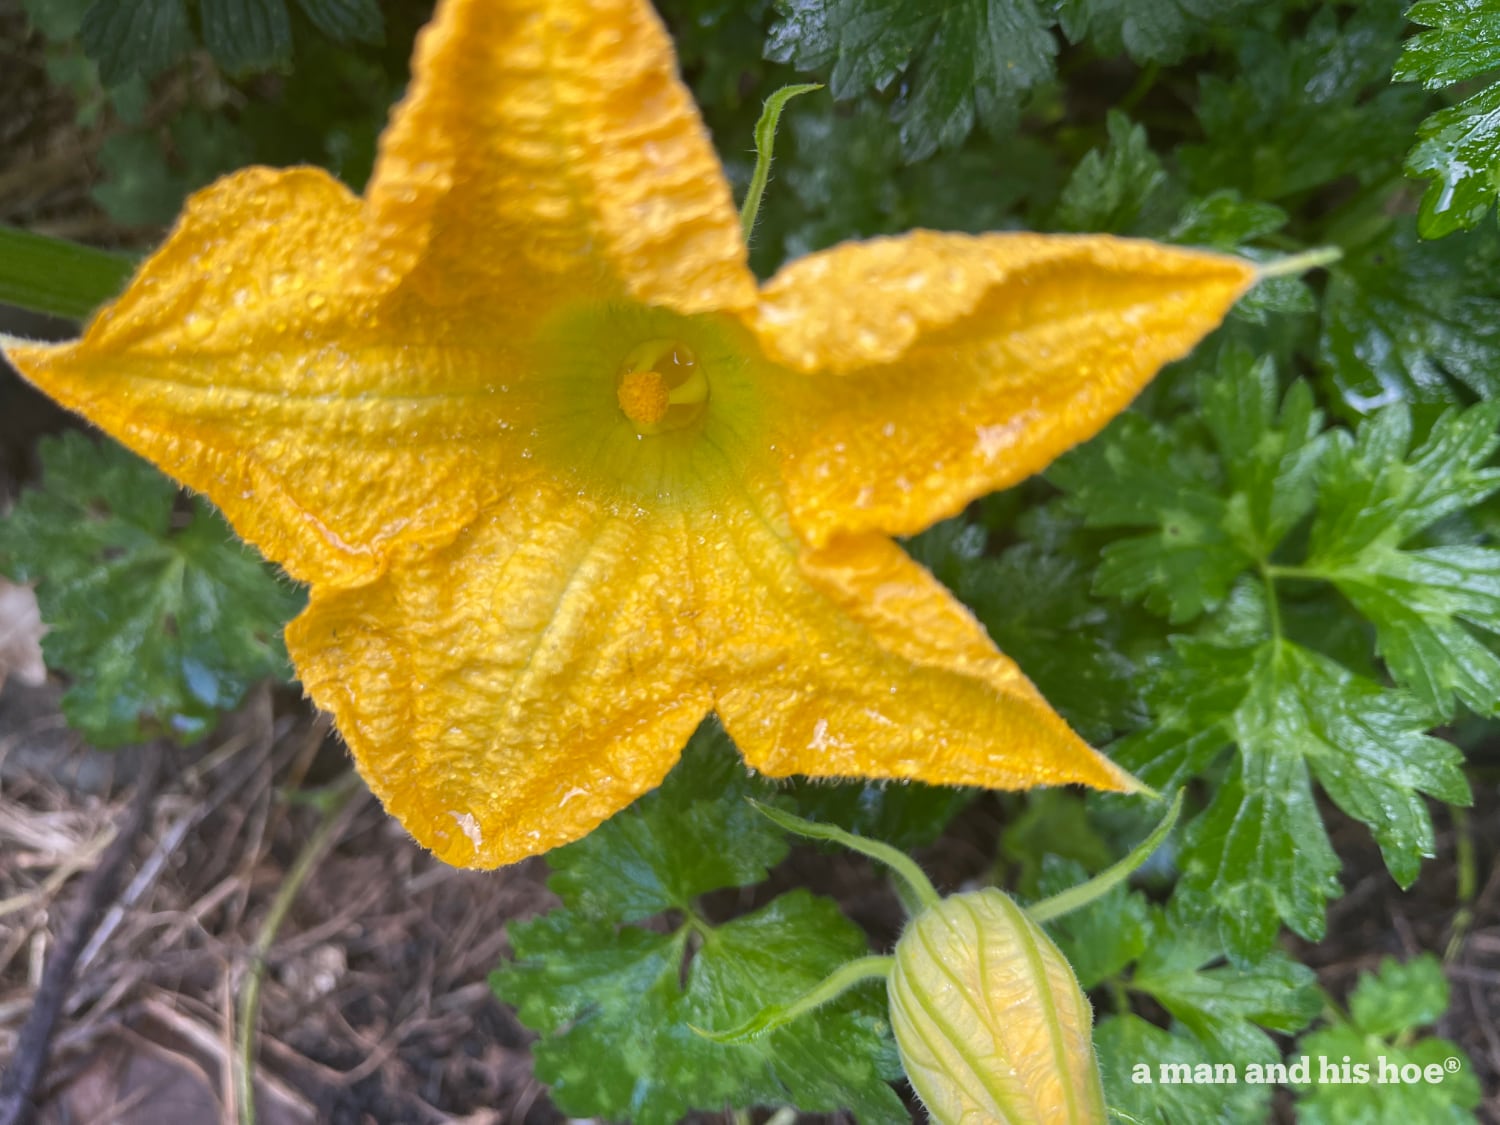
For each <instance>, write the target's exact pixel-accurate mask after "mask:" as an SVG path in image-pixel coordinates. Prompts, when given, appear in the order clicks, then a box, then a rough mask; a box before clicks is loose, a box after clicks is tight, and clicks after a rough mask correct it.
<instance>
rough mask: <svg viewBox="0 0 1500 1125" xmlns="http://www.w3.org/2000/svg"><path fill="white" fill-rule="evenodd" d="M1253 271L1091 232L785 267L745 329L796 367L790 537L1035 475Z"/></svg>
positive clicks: (868, 524)
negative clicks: (799, 378) (797, 430)
mask: <svg viewBox="0 0 1500 1125" xmlns="http://www.w3.org/2000/svg"><path fill="white" fill-rule="evenodd" d="M1254 280H1255V269H1254V266H1253V265H1252V264H1251V263H1249V262H1244V261H1241V260H1239V259H1237V258H1229V257H1225V256H1223V255H1219V254H1209V253H1205V252H1202V251H1197V250H1184V249H1179V248H1176V247H1170V246H1161V245H1157V244H1155V243H1149V242H1140V241H1133V240H1129V239H1119V238H1110V237H1106V236H1098V235H1085V236H1071V235H1035V234H991V235H978V236H973V235H955V234H935V233H933V232H930V231H915V232H912V233H911V234H909V235H905V236H901V237H896V238H883V239H874V240H872V241H869V242H863V243H847V244H845V245H842V246H836V247H834V248H833V249H831V250H827V251H824V252H822V253H819V254H811V255H808V256H807V257H806V258H802V259H800V260H798V261H796V262H793V263H792V264H790V265H788V266H787V267H785V268H784V269H783V270H782V271H781V272H780V273H778V274H777V275H776V276H775V277H774V278H772V279H771V281H770V282H768V283H767V284H766V286H765V288H764V290H763V292H762V295H761V303H760V305H759V306H758V308H757V310H756V312H755V314H754V316H753V317H752V318H750V322H751V324H752V327H753V330H754V331H755V333H756V334H757V336H758V338H759V340H760V343H761V347H762V348H763V349H764V350H765V352H766V354H767V355H768V356H769V357H770V358H771V359H772V360H774V361H776V362H779V363H781V364H783V365H785V366H787V367H790V368H792V369H794V370H798V371H802V372H805V373H806V374H807V378H806V379H805V380H804V382H803V385H802V387H801V392H800V393H801V394H802V396H803V402H802V404H801V406H800V407H799V412H800V413H801V415H802V416H803V417H805V418H807V419H809V424H808V426H807V428H806V430H805V431H804V432H803V433H802V434H801V435H799V437H798V440H797V441H795V442H794V443H792V444H793V448H794V455H793V458H792V462H791V464H790V465H789V467H788V473H787V490H788V500H789V502H790V503H791V505H792V508H793V513H794V516H795V517H796V522H797V526H798V529H799V530H800V531H801V532H802V533H803V534H804V535H806V536H807V537H808V538H809V539H810V540H811V541H812V542H813V543H815V544H819V543H824V542H827V541H828V540H829V539H830V538H832V537H833V536H835V535H839V534H846V533H858V532H863V531H882V532H885V533H887V534H893V535H911V534H915V533H916V532H918V531H921V530H922V529H924V528H926V527H929V526H931V525H932V524H933V523H935V522H937V521H938V520H940V519H945V518H947V517H948V516H952V515H955V514H957V513H958V512H960V511H962V510H963V508H964V506H965V505H966V504H968V503H969V502H970V501H972V500H974V499H975V498H977V497H979V496H983V495H985V494H987V493H989V492H993V491H995V490H996V489H999V488H1005V487H1008V486H1010V485H1012V484H1015V483H1017V482H1019V481H1021V480H1023V479H1025V478H1026V477H1028V476H1031V475H1032V474H1033V473H1036V472H1039V471H1041V470H1042V469H1043V468H1045V467H1046V466H1047V465H1048V464H1049V463H1051V461H1052V460H1053V459H1054V458H1055V457H1057V456H1058V455H1059V454H1061V453H1063V452H1065V451H1066V450H1068V449H1070V448H1071V447H1072V446H1074V445H1077V444H1078V443H1079V442H1081V441H1085V440H1087V439H1088V438H1090V437H1092V436H1093V435H1094V434H1095V433H1097V432H1098V431H1099V430H1100V429H1102V428H1103V427H1104V425H1105V423H1107V422H1108V421H1109V420H1110V419H1111V418H1113V417H1114V416H1115V415H1116V414H1118V413H1119V412H1120V411H1121V410H1123V409H1124V408H1125V407H1126V406H1127V405H1128V404H1129V402H1130V401H1131V399H1133V398H1134V397H1135V396H1136V394H1138V393H1139V392H1140V390H1141V388H1142V387H1144V386H1145V385H1146V383H1147V382H1149V381H1150V379H1151V377H1152V376H1153V375H1155V374H1156V372H1157V371H1158V370H1160V369H1161V367H1162V366H1163V365H1164V364H1166V363H1168V362H1170V361H1172V360H1174V359H1178V358H1181V357H1182V356H1183V355H1186V354H1187V352H1188V351H1189V350H1190V349H1191V348H1192V347H1193V345H1194V344H1196V343H1197V342H1198V340H1200V339H1201V338H1202V337H1203V336H1204V335H1205V334H1207V333H1208V332H1209V331H1210V330H1211V329H1212V328H1213V327H1214V326H1216V325H1217V324H1218V323H1219V321H1220V320H1221V319H1222V318H1223V316H1224V314H1225V313H1226V312H1227V311H1228V309H1229V307H1230V306H1231V305H1232V304H1233V303H1234V302H1235V300H1236V299H1238V297H1239V296H1240V295H1241V294H1242V293H1243V292H1244V291H1245V290H1246V289H1248V288H1249V287H1250V285H1251V284H1253V282H1254Z"/></svg>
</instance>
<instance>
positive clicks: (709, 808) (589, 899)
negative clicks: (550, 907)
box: [547, 726, 787, 922]
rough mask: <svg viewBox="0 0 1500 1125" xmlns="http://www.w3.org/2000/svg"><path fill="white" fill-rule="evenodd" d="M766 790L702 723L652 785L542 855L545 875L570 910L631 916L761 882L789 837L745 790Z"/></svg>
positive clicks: (765, 793) (759, 793) (760, 794)
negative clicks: (549, 874)
mask: <svg viewBox="0 0 1500 1125" xmlns="http://www.w3.org/2000/svg"><path fill="white" fill-rule="evenodd" d="M773 794H774V790H772V789H770V787H769V786H767V785H765V784H763V783H756V782H753V781H752V780H751V779H750V777H749V775H748V774H747V773H746V772H745V767H744V766H743V765H742V764H741V762H740V757H739V754H738V753H736V752H735V749H734V747H733V746H732V745H730V743H729V740H728V739H727V738H726V737H725V736H724V734H723V732H722V731H720V730H719V729H718V727H716V726H714V727H705V728H703V729H702V730H700V731H699V733H698V734H697V735H695V736H694V737H693V740H692V741H691V742H690V743H689V744H688V747H687V749H686V750H685V751H683V756H682V761H681V762H679V763H678V765H677V767H676V768H675V769H674V770H673V771H672V772H671V773H670V774H668V775H667V779H666V781H664V782H662V784H661V787H660V788H659V789H656V790H655V791H653V792H651V793H648V794H647V795H646V796H644V797H642V798H641V799H640V800H638V801H636V802H635V803H634V804H633V805H631V806H630V807H629V808H628V809H625V810H624V811H623V812H619V813H616V814H615V815H614V816H613V817H611V818H610V819H609V820H607V821H605V822H604V823H603V824H602V825H600V826H599V827H598V828H596V829H594V831H593V832H591V833H590V834H589V835H587V836H585V837H584V838H583V839H582V840H579V841H578V842H577V843H575V844H569V845H568V846H566V847H563V848H558V849H557V850H555V851H553V852H551V853H550V854H549V855H548V857H547V861H548V863H550V864H551V866H552V871H553V874H552V878H551V879H550V880H549V883H548V885H549V886H551V888H552V889H553V890H554V891H556V892H557V893H558V894H559V895H560V896H562V898H563V899H564V900H565V901H566V902H567V903H568V904H569V906H570V907H571V908H573V909H574V910H576V911H579V912H581V913H583V914H586V915H589V916H592V917H597V918H607V919H613V920H614V921H616V922H621V921H625V922H628V921H633V920H634V919H637V918H645V917H649V916H650V915H652V914H658V913H660V912H662V911H664V910H671V909H678V910H685V909H687V908H689V907H690V906H691V904H692V901H693V899H695V898H696V897H697V896H698V895H701V894H705V893H707V892H708V891H712V890H717V889H718V888H720V887H741V886H747V885H749V884H751V883H758V882H760V881H761V880H762V879H764V878H765V877H766V873H767V871H768V870H769V869H770V868H771V867H772V866H773V865H774V864H776V863H778V862H780V861H781V859H782V858H783V857H784V856H785V855H786V853H787V843H786V837H785V834H784V833H783V832H782V831H781V830H780V829H779V828H777V827H776V826H775V825H774V824H772V823H771V822H770V821H769V820H767V819H766V818H765V817H763V816H761V815H760V814H759V813H757V812H756V811H755V810H754V809H753V808H752V807H751V806H750V804H749V802H748V801H747V799H746V798H748V797H752V796H753V797H756V798H757V799H759V800H763V801H764V800H769V799H770V798H771V796H772V795H773Z"/></svg>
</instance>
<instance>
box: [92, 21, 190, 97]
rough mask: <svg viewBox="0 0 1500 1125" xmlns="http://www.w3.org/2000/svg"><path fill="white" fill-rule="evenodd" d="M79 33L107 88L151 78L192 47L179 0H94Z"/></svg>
mask: <svg viewBox="0 0 1500 1125" xmlns="http://www.w3.org/2000/svg"><path fill="white" fill-rule="evenodd" d="M78 37H79V41H80V42H81V43H82V44H83V50H84V53H85V54H87V55H88V57H89V58H91V59H93V60H94V61H95V62H96V63H98V64H99V79H100V81H102V82H103V83H104V84H105V85H106V86H114V85H116V84H118V83H120V82H123V81H125V80H126V79H127V78H130V77H133V76H134V75H140V76H141V77H143V78H152V77H154V76H155V75H157V74H160V73H161V72H162V71H164V70H166V69H167V67H169V66H171V65H172V64H173V63H175V62H176V61H177V60H178V59H180V58H182V57H183V56H184V55H185V54H187V53H188V51H189V50H191V49H192V46H193V33H192V29H191V27H190V26H189V25H188V12H187V5H186V4H185V3H184V0H95V2H94V4H93V5H92V6H91V7H90V8H89V10H88V11H87V12H85V13H84V16H83V23H82V24H81V25H80V27H79V29H78Z"/></svg>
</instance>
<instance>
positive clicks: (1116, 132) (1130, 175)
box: [1054, 109, 1167, 234]
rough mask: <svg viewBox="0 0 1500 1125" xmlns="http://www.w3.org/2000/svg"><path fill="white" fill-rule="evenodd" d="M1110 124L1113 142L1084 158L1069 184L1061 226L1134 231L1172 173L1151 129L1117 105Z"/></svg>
mask: <svg viewBox="0 0 1500 1125" xmlns="http://www.w3.org/2000/svg"><path fill="white" fill-rule="evenodd" d="M1106 127H1107V129H1108V130H1109V143H1108V144H1107V145H1106V146H1105V147H1104V148H1102V149H1097V148H1096V149H1093V150H1092V151H1090V152H1089V154H1088V155H1087V156H1085V157H1084V158H1083V159H1082V160H1081V161H1079V164H1078V167H1077V168H1075V169H1074V170H1073V175H1072V176H1071V177H1070V178H1069V180H1068V182H1067V184H1066V186H1064V187H1063V190H1062V196H1061V197H1060V198H1059V199H1058V202H1057V213H1056V215H1055V216H1054V223H1055V225H1056V227H1057V229H1058V230H1065V231H1107V232H1109V233H1112V234H1123V233H1126V232H1129V231H1130V230H1131V228H1132V227H1133V225H1134V224H1135V222H1136V220H1137V219H1138V218H1139V217H1140V215H1141V212H1142V211H1143V210H1144V209H1145V208H1146V205H1147V203H1148V202H1149V201H1150V199H1151V197H1152V195H1153V194H1154V193H1155V192H1156V189H1157V188H1159V187H1160V186H1161V185H1162V183H1163V182H1164V181H1165V180H1166V178H1167V174H1166V172H1165V171H1164V170H1163V169H1162V165H1161V158H1160V157H1158V156H1157V155H1156V153H1154V152H1152V151H1151V145H1150V143H1149V142H1148V141H1147V139H1146V130H1144V129H1142V128H1141V127H1140V126H1139V125H1134V124H1132V123H1131V121H1130V118H1128V117H1126V116H1125V115H1124V114H1123V113H1121V112H1119V111H1118V110H1113V109H1112V110H1110V111H1109V116H1108V118H1107V119H1106Z"/></svg>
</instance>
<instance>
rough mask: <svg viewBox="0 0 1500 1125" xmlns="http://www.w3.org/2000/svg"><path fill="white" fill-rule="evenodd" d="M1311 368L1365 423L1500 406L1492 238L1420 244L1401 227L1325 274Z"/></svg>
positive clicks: (1499, 276)
mask: <svg viewBox="0 0 1500 1125" xmlns="http://www.w3.org/2000/svg"><path fill="white" fill-rule="evenodd" d="M1318 352H1319V359H1320V360H1321V362H1322V364H1323V366H1324V367H1325V368H1326V369H1327V370H1328V372H1329V373H1330V374H1331V375H1332V376H1333V381H1334V384H1335V386H1336V387H1337V388H1338V391H1339V393H1340V394H1341V395H1342V396H1343V398H1344V400H1345V401H1346V402H1348V403H1349V405H1350V406H1352V407H1353V408H1354V409H1355V410H1357V411H1359V412H1361V413H1365V412H1367V411H1370V410H1372V409H1374V408H1376V407H1379V406H1383V405H1385V404H1386V403H1389V402H1395V401H1398V400H1401V399H1408V400H1411V401H1413V402H1454V401H1457V400H1458V399H1459V397H1460V393H1461V392H1460V391H1459V390H1458V389H1457V387H1455V384H1457V385H1458V387H1465V388H1468V389H1469V390H1470V391H1472V392H1473V393H1474V394H1477V395H1479V396H1480V397H1481V398H1495V397H1500V232H1497V231H1495V230H1492V229H1485V230H1482V231H1475V232H1472V233H1470V234H1466V235H1454V236H1451V237H1449V238H1445V239H1443V240H1442V241H1441V242H1436V243H1432V242H1422V241H1420V240H1419V239H1418V238H1417V233H1416V230H1415V227H1414V226H1413V224H1412V223H1411V221H1410V220H1404V221H1398V222H1396V223H1395V224H1394V225H1393V226H1392V228H1391V230H1390V232H1389V233H1388V234H1387V235H1385V236H1384V237H1382V238H1380V239H1379V240H1377V241H1376V242H1374V243H1373V244H1371V245H1370V246H1368V247H1366V248H1365V249H1363V250H1361V251H1360V252H1359V253H1358V254H1356V255H1353V256H1351V257H1349V258H1348V259H1346V260H1345V261H1343V262H1341V263H1339V264H1338V265H1337V266H1335V267H1333V269H1332V270H1331V271H1330V278H1329V283H1328V292H1327V295H1326V297H1325V298H1324V303H1323V331H1322V338H1321V339H1320V340H1319V344H1318Z"/></svg>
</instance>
